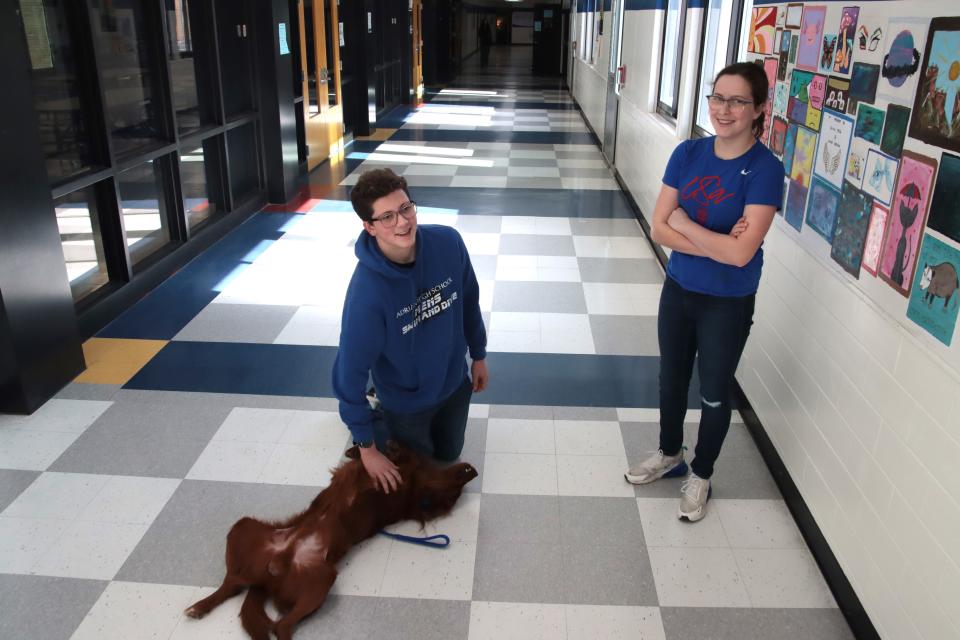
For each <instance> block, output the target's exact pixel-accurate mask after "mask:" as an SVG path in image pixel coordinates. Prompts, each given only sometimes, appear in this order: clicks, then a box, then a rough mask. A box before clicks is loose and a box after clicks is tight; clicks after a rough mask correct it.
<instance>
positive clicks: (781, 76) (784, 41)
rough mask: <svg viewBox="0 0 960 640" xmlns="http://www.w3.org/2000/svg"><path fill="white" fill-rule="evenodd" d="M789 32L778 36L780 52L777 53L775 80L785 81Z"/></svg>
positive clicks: (788, 51)
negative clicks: (777, 61)
mask: <svg viewBox="0 0 960 640" xmlns="http://www.w3.org/2000/svg"><path fill="white" fill-rule="evenodd" d="M790 36H791V32H790V31H784V32H783V33H781V34H780V50H779V51H778V52H777V55H778V57H779V64H778V65H777V80H780V81H783V80H786V79H787V62H788V60H789V57H790Z"/></svg>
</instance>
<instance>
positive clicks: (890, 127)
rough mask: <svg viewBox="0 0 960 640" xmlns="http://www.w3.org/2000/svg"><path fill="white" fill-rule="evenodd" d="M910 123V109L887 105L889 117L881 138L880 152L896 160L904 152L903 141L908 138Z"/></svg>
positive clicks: (885, 121) (884, 124) (885, 122)
mask: <svg viewBox="0 0 960 640" xmlns="http://www.w3.org/2000/svg"><path fill="white" fill-rule="evenodd" d="M909 122H910V109H908V108H907V107H901V106H900V105H898V104H893V103H891V104H888V105H887V116H886V119H885V120H884V122H883V135H882V136H881V138H880V150H881V151H883V152H884V153H886V154H887V155H891V156H893V157H895V158H899V157H900V153H901V152H902V151H903V141H904V140H905V139H906V137H907V125H908V124H909Z"/></svg>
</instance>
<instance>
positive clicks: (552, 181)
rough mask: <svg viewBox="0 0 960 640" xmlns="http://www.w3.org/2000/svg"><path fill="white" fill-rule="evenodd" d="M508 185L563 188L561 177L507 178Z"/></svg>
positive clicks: (531, 187)
mask: <svg viewBox="0 0 960 640" xmlns="http://www.w3.org/2000/svg"><path fill="white" fill-rule="evenodd" d="M507 187H508V188H510V189H563V183H562V182H561V181H560V178H507ZM564 255H566V254H564ZM571 255H572V254H571Z"/></svg>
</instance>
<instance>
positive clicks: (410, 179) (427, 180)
mask: <svg viewBox="0 0 960 640" xmlns="http://www.w3.org/2000/svg"><path fill="white" fill-rule="evenodd" d="M404 177H405V178H406V180H407V184H408V185H410V186H411V187H449V186H450V183H451V182H452V181H453V176H404Z"/></svg>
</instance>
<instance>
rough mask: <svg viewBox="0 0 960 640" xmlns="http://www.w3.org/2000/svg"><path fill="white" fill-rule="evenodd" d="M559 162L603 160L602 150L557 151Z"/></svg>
mask: <svg viewBox="0 0 960 640" xmlns="http://www.w3.org/2000/svg"><path fill="white" fill-rule="evenodd" d="M557 159H558V160H561V159H562V160H603V154H602V153H600V150H599V149H597V150H596V151H557Z"/></svg>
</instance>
